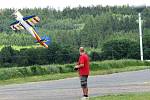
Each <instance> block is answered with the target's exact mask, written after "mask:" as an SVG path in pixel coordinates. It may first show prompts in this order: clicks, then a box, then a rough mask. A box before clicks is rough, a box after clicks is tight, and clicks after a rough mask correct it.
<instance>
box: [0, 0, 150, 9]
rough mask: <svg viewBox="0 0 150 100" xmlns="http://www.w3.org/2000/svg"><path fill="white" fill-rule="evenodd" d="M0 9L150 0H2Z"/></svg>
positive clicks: (145, 1) (137, 3) (136, 4)
mask: <svg viewBox="0 0 150 100" xmlns="http://www.w3.org/2000/svg"><path fill="white" fill-rule="evenodd" d="M0 2H1V3H0V9H5V8H12V9H24V8H31V9H33V8H47V7H49V8H52V9H56V10H61V11H62V10H63V9H65V8H67V7H70V8H77V7H92V6H103V7H105V6H123V5H128V6H130V7H132V6H133V7H139V6H146V7H149V6H150V2H148V0H138V1H137V0H123V1H120V0H111V1H110V0H92V1H91V0H71V1H70V0H61V1H60V0H55V1H52V0H44V1H41V0H11V1H9V3H8V1H6V0H0Z"/></svg>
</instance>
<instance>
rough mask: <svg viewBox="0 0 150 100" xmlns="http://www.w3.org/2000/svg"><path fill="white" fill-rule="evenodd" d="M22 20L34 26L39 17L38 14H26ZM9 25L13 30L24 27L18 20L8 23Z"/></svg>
mask: <svg viewBox="0 0 150 100" xmlns="http://www.w3.org/2000/svg"><path fill="white" fill-rule="evenodd" d="M23 20H24V21H25V22H26V23H27V24H28V25H30V26H34V25H35V24H37V23H38V22H39V21H40V18H39V17H38V16H35V15H33V16H27V17H24V18H23ZM10 27H11V28H12V29H13V30H21V29H25V28H24V26H23V25H22V24H21V23H20V22H19V21H16V22H14V23H12V24H11V25H10Z"/></svg>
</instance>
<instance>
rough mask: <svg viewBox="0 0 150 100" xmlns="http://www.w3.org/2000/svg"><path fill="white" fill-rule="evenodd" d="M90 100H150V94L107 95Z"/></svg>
mask: <svg viewBox="0 0 150 100" xmlns="http://www.w3.org/2000/svg"><path fill="white" fill-rule="evenodd" d="M90 100H150V92H144V93H130V94H118V95H107V96H100V97H93V98H90Z"/></svg>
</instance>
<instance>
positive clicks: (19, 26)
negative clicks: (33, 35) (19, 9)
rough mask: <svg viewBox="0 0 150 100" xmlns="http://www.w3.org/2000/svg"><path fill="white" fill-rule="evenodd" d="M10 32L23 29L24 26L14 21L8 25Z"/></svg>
mask: <svg viewBox="0 0 150 100" xmlns="http://www.w3.org/2000/svg"><path fill="white" fill-rule="evenodd" d="M10 27H11V29H12V30H21V29H24V26H22V25H21V23H20V22H19V21H16V22H14V23H12V24H11V25H10Z"/></svg>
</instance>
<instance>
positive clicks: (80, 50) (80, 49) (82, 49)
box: [79, 47, 84, 55]
mask: <svg viewBox="0 0 150 100" xmlns="http://www.w3.org/2000/svg"><path fill="white" fill-rule="evenodd" d="M79 52H80V55H81V54H83V53H84V48H83V47H80V48H79Z"/></svg>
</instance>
